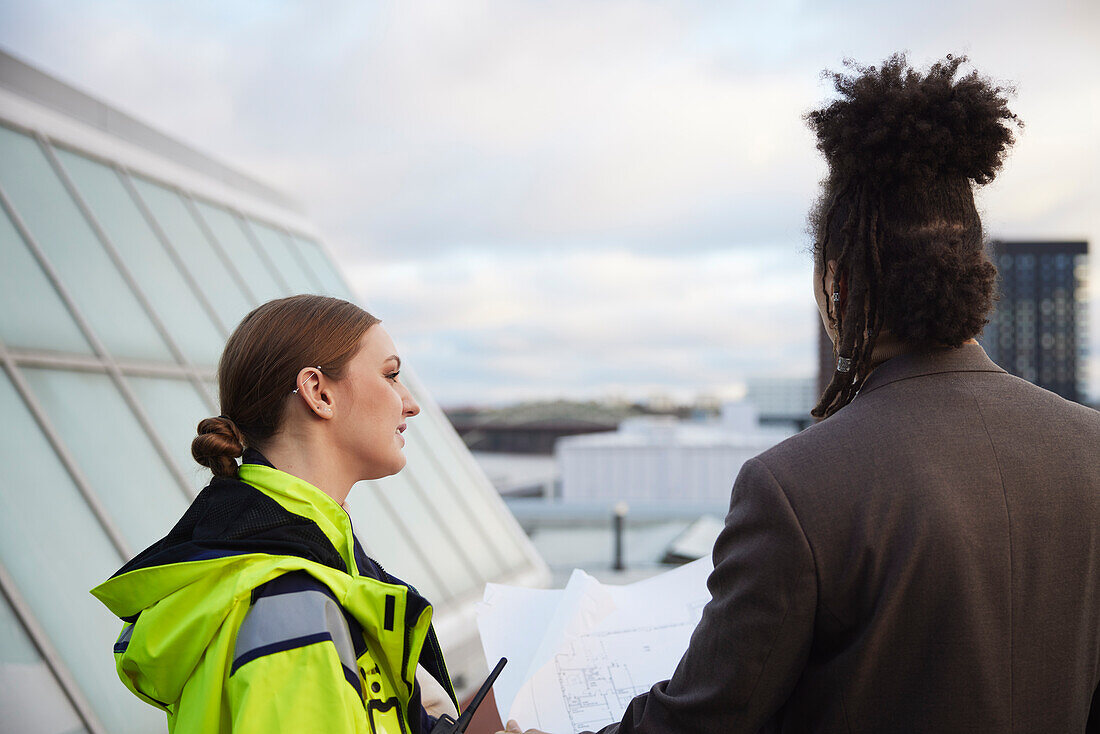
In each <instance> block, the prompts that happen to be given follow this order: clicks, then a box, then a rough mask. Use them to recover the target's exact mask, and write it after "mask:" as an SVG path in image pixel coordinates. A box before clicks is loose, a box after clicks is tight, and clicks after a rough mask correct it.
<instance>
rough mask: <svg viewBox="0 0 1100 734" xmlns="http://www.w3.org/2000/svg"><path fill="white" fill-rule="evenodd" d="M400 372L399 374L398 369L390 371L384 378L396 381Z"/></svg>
mask: <svg viewBox="0 0 1100 734" xmlns="http://www.w3.org/2000/svg"><path fill="white" fill-rule="evenodd" d="M400 374H401V372H400V371H398V372H391V373H389V374H388V375H386V379H387V380H393V381H394V382H397V376H398V375H400Z"/></svg>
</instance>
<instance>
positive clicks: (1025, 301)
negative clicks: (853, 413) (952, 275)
mask: <svg viewBox="0 0 1100 734" xmlns="http://www.w3.org/2000/svg"><path fill="white" fill-rule="evenodd" d="M990 257H991V258H992V259H993V262H994V264H995V265H996V266H997V271H998V289H999V295H1000V297H999V300H998V301H997V304H996V308H995V310H994V312H993V314H991V315H990V319H989V324H988V325H987V326H986V328H985V331H984V332H983V333H982V335H981V337H980V338H979V341H980V342H981V344H982V346H983V347H984V348H985V350H986V352H987V353H988V354H989V356H990V358H991V359H992V360H993V361H994V362H996V363H997V364H998V365H1000V366H1001V367H1002V368H1003V369H1005V370H1006V371H1007V372H1010V373H1012V374H1014V375H1017V376H1019V377H1022V378H1023V379H1025V380H1027V381H1029V382H1032V383H1034V384H1036V385H1038V386H1040V387H1042V388H1045V389H1047V390H1050V391H1051V392H1054V393H1057V394H1059V395H1061V396H1062V397H1064V398H1067V399H1069V400H1075V401H1078V402H1080V401H1081V400H1083V398H1084V383H1085V373H1084V372H1085V371H1084V365H1085V353H1086V351H1087V347H1088V342H1087V336H1086V330H1085V329H1086V315H1087V312H1088V309H1087V304H1086V302H1085V293H1086V287H1085V286H1086V279H1087V263H1086V261H1087V257H1088V243H1087V242H1005V241H998V240H994V241H993V242H991V243H990ZM817 351H818V390H819V394H820V392H824V390H825V387H826V386H827V385H828V384H829V380H830V379H831V378H832V376H833V369H834V365H835V361H834V357H833V344H832V341H831V340H830V339H829V337H828V335H827V334H826V333H825V329H824V328H821V329H819V331H818V350H817Z"/></svg>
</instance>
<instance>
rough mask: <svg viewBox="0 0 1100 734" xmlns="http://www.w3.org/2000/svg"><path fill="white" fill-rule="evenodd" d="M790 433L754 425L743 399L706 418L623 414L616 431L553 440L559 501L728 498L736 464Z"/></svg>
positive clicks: (714, 501) (707, 501) (704, 501)
mask: <svg viewBox="0 0 1100 734" xmlns="http://www.w3.org/2000/svg"><path fill="white" fill-rule="evenodd" d="M793 433H794V431H793V430H788V429H785V428H768V427H762V426H760V425H759V422H758V419H757V412H756V408H755V407H754V406H753V405H751V404H750V403H747V402H738V403H731V404H727V405H724V406H723V407H722V413H721V417H720V418H719V419H717V420H711V421H679V420H677V419H675V418H667V417H658V418H650V417H647V418H631V419H627V420H625V421H623V423H622V424H621V425H620V426H619V430H618V431H614V432H609V433H592V434H587V435H583V436H569V437H566V438H562V439H559V440H558V443H557V445H556V451H555V453H556V456H557V459H558V464H559V466H560V469H561V496H562V500H563V501H565V502H574V501H582V502H591V501H607V502H617V501H620V500H623V501H626V502H630V503H635V502H638V503H644V504H657V503H669V502H676V503H680V504H695V505H710V506H714V505H724V504H728V503H729V496H730V489H731V488H732V487H733V480H734V479H735V478H736V476H737V472H738V471H740V469H741V465H742V464H743V463H745V461H747V460H748V459H750V458H752V457H753V456H756V455H757V454H759V453H761V452H762V451H765V450H767V449H769V448H771V447H772V446H774V445H775V444H777V443H779V442H780V441H782V440H783V439H785V438H787V437H788V436H790V435H792V434H793Z"/></svg>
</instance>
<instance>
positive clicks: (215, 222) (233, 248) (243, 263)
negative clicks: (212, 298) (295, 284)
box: [195, 200, 290, 303]
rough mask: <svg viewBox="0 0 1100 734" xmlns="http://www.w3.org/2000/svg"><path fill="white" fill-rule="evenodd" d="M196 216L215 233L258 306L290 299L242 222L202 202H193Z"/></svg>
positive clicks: (287, 291) (224, 211) (223, 210)
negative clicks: (272, 301) (251, 240)
mask: <svg viewBox="0 0 1100 734" xmlns="http://www.w3.org/2000/svg"><path fill="white" fill-rule="evenodd" d="M195 206H196V207H197V208H198V210H199V215H200V216H201V217H202V218H203V221H205V222H206V224H207V226H209V227H210V231H211V232H213V233H214V237H216V238H217V240H218V244H220V245H221V246H222V250H224V251H225V254H226V255H228V256H229V259H230V260H232V261H233V265H234V266H235V267H236V268H237V272H239V273H240V274H241V277H243V278H244V279H245V280H246V281H248V287H249V289H250V290H251V291H252V294H253V295H255V296H256V298H257V299H259V301H260V302H261V303H265V302H267V301H270V300H271V299H273V298H282V297H283V296H289V295H290V292H289V290H287V288H286V287H285V286H283V285H281V284H280V283H278V282H277V280H276V278H275V276H274V275H272V273H271V270H270V269H269V268H268V265H267V263H265V262H264V261H263V258H261V257H260V254H259V253H258V252H257V251H256V248H255V247H254V246H253V245H252V243H251V242H250V241H249V239H248V236H247V235H246V234H245V232H244V230H243V229H242V228H241V221H240V220H239V219H237V217H235V216H233V215H232V214H230V213H229V212H227V211H226V210H225V209H222V208H221V207H218V206H213V205H211V204H207V203H206V202H204V201H198V200H196V201H195Z"/></svg>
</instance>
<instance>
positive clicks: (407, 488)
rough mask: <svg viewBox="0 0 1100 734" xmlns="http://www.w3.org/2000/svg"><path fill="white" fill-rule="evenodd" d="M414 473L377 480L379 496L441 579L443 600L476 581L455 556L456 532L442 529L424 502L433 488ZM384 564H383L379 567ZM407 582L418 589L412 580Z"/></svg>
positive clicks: (408, 471)
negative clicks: (397, 517)
mask: <svg viewBox="0 0 1100 734" xmlns="http://www.w3.org/2000/svg"><path fill="white" fill-rule="evenodd" d="M414 470H415V468H414V467H405V469H404V471H402V472H401V473H400V474H395V475H393V476H392V477H386V478H385V479H380V480H378V482H377V487H378V490H379V493H380V494H381V495H382V497H383V498H384V501H385V503H386V504H387V505H388V506H389V507H391V508H392V510H393V512H394V513H396V514H397V515H398V516H399V517H400V518H401V520H402V521H403V522H404V523H405V526H406V527H407V528H408V530H407V532H408V533H409V534H410V537H411V538H412V539H413V541H414V542H415V543H416V545H417V547H418V548H420V550H421V552H422V554H423V555H424V557H425V558H426V559H427V562H428V563H429V564H431V567H432V571H433V573H435V575H436V577H437V578H439V579H440V581H441V585H442V586H443V589H444V591H445V594H446V596H447V597H453V596H458V595H459V594H462V593H464V592H467V591H470V590H472V589H473V588H474V587H475V586H477V585H478V583H479V580H478V578H477V576H476V575H475V574H476V572H475V571H474V569H473V568H472V567H471V566H470V564H469V562H468V561H467V560H465V558H463V556H462V554H461V553H460V552H458V543H457V542H456V537H455V535H454V532H455V530H456V529H455V528H451V527H449V526H448V527H444V518H443V516H442V515H440V514H439V512H438V510H437V509H436V508H435V507H434V506H433V505H432V504H430V502H429V501H428V500H426V499H425V495H426V493H430V492H433V488H431V487H427V486H425V485H423V484H421V483H420V482H419V481H418V480H419V479H420V477H419V476H417V475H416V474H415V471H414ZM432 501H434V497H433V498H432ZM379 560H381V559H379ZM385 563H386V562H385V561H382V565H385ZM406 580H407V581H409V583H411V584H413V585H414V586H416V585H417V583H416V581H414V580H411V579H406Z"/></svg>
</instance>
